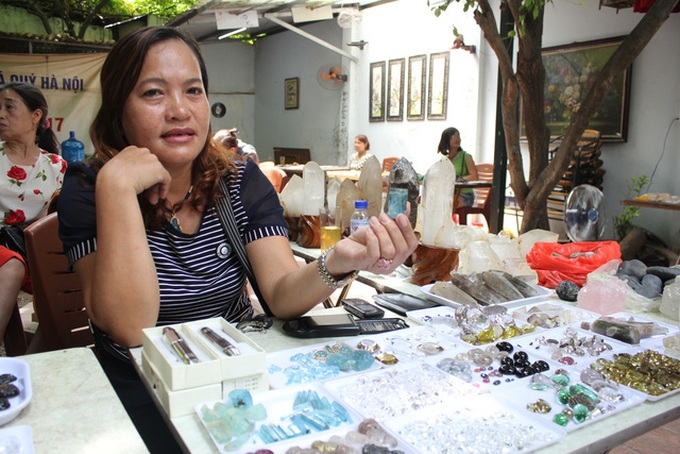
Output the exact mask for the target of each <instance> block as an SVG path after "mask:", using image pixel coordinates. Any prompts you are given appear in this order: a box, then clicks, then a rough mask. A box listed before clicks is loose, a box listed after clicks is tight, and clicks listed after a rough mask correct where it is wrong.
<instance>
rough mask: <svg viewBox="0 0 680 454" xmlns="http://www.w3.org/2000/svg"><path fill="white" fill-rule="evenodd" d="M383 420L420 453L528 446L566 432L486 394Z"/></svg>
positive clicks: (479, 452)
mask: <svg viewBox="0 0 680 454" xmlns="http://www.w3.org/2000/svg"><path fill="white" fill-rule="evenodd" d="M384 424H385V426H387V428H389V429H391V430H392V431H393V432H394V433H395V434H397V435H398V436H399V437H400V438H402V439H403V440H404V441H405V442H406V443H408V444H409V445H411V446H412V447H413V448H414V450H415V451H417V452H420V453H475V454H487V453H488V454H498V453H502V452H531V451H534V450H537V449H540V448H543V447H545V446H549V445H551V444H553V443H555V442H557V441H558V440H560V439H561V438H563V437H564V436H565V435H566V433H565V432H564V431H563V430H562V429H561V428H559V427H557V426H554V425H549V424H546V423H545V421H542V420H540V419H539V418H535V417H532V415H525V414H523V413H520V412H518V411H517V410H514V409H511V408H510V407H508V406H506V405H505V404H503V403H501V402H499V401H496V400H494V399H493V398H492V397H491V396H489V395H480V396H476V397H475V398H474V399H461V400H459V401H457V402H456V404H455V405H448V406H447V405H440V406H438V407H435V408H427V409H420V410H417V411H415V412H412V413H409V414H408V415H405V416H403V417H399V418H391V419H388V420H385V422H384Z"/></svg>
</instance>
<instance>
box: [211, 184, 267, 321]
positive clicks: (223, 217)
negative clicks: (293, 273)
mask: <svg viewBox="0 0 680 454" xmlns="http://www.w3.org/2000/svg"><path fill="white" fill-rule="evenodd" d="M227 178H228V177H227V176H224V177H223V178H220V181H219V184H218V187H219V189H220V192H221V194H222V196H221V197H217V201H216V203H215V206H216V208H217V215H218V217H219V218H220V222H221V223H222V227H223V228H224V231H225V233H226V234H227V238H228V239H229V242H230V243H231V244H232V246H233V247H234V251H235V252H236V255H237V257H238V259H239V261H240V262H241V265H243V269H245V271H246V276H247V277H248V280H249V281H250V285H252V286H253V290H255V294H256V295H257V299H258V300H259V302H260V305H261V306H262V309H264V311H265V313H266V314H267V315H268V316H270V317H271V316H272V315H273V314H272V312H271V311H270V310H269V306H267V303H266V301H265V300H264V298H263V297H262V294H261V293H260V288H259V287H258V286H257V281H256V280H255V274H254V273H253V267H252V266H251V265H250V260H248V254H247V253H246V248H245V246H244V245H243V240H242V239H241V235H240V234H239V231H238V226H237V225H236V216H235V215H234V208H233V207H232V206H231V199H230V198H229V187H228V185H227V181H226V179H227Z"/></svg>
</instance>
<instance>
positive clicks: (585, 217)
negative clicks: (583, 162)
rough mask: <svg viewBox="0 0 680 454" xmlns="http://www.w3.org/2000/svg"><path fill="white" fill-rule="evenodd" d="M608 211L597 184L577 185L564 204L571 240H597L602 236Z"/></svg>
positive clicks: (565, 219) (566, 223) (565, 222)
mask: <svg viewBox="0 0 680 454" xmlns="http://www.w3.org/2000/svg"><path fill="white" fill-rule="evenodd" d="M606 219H607V213H606V209H605V203H604V195H603V194H602V191H600V190H599V189H598V188H596V187H595V186H592V185H589V184H582V185H579V186H576V187H575V188H574V189H572V191H571V192H570V193H569V195H568V196H567V201H566V202H565V204H564V224H565V226H566V230H567V232H566V233H567V236H568V237H569V239H570V240H571V241H575V242H578V241H597V240H599V239H600V238H602V235H603V234H604V230H605V226H606Z"/></svg>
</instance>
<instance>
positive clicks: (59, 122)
mask: <svg viewBox="0 0 680 454" xmlns="http://www.w3.org/2000/svg"><path fill="white" fill-rule="evenodd" d="M107 55H108V54H107V53H94V54H33V55H20V54H0V85H4V84H7V83H9V82H26V83H29V84H32V85H34V86H36V87H38V88H39V89H40V90H41V91H42V92H43V94H44V95H45V98H47V106H48V109H49V118H48V121H51V124H52V130H53V131H54V133H55V134H56V135H57V139H59V142H63V141H64V140H67V139H68V138H69V131H74V132H75V136H76V139H78V140H80V141H81V142H83V143H84V144H85V154H86V155H88V156H89V155H91V154H92V153H93V151H94V150H93V149H92V142H91V141H90V135H89V129H90V124H91V123H92V120H93V119H94V116H95V115H96V114H97V110H98V109H99V105H100V103H101V96H100V92H101V85H100V83H99V74H100V73H101V69H102V65H103V64H104V60H105V59H106V56H107Z"/></svg>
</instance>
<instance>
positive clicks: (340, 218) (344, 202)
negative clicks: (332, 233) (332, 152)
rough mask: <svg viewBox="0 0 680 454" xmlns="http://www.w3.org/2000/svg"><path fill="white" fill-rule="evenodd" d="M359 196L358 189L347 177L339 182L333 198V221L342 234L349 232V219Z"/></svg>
mask: <svg viewBox="0 0 680 454" xmlns="http://www.w3.org/2000/svg"><path fill="white" fill-rule="evenodd" d="M358 198H359V189H357V187H356V185H355V184H354V182H353V181H352V180H350V179H349V178H347V179H345V180H344V181H343V182H342V183H341V184H340V189H339V190H338V195H337V196H336V198H335V210H336V211H335V223H336V224H337V225H339V226H340V229H341V230H342V232H343V234H344V233H346V232H349V220H350V218H351V217H352V213H354V202H355V201H356V200H357V199H358Z"/></svg>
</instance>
